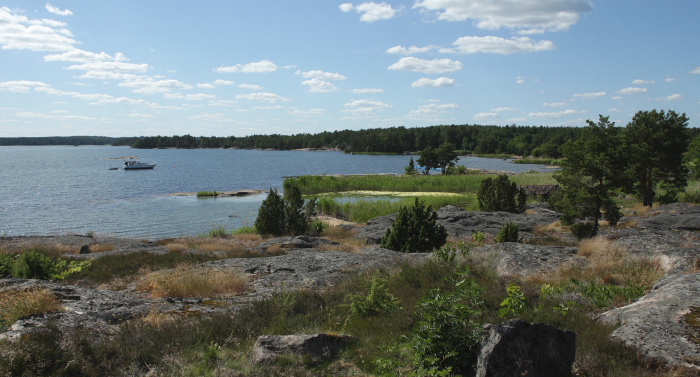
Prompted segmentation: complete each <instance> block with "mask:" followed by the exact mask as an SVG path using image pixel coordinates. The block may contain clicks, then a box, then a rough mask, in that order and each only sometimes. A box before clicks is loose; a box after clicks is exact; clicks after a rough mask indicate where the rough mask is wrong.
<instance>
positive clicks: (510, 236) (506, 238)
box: [495, 221, 520, 243]
mask: <svg viewBox="0 0 700 377" xmlns="http://www.w3.org/2000/svg"><path fill="white" fill-rule="evenodd" d="M519 235H520V229H519V228H518V224H516V223H512V222H510V221H507V222H506V225H503V228H501V230H500V231H499V232H498V234H497V235H496V239H495V241H496V243H501V242H518V240H519Z"/></svg>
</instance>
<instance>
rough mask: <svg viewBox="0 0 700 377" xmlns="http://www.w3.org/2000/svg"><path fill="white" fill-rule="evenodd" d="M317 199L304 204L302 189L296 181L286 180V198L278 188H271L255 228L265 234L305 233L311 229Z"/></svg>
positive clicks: (262, 205)
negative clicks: (279, 192)
mask: <svg viewBox="0 0 700 377" xmlns="http://www.w3.org/2000/svg"><path fill="white" fill-rule="evenodd" d="M315 206H316V200H315V199H314V200H311V201H309V202H308V203H306V204H304V199H303V198H302V196H301V191H300V190H299V187H298V186H297V185H296V184H295V182H294V181H286V182H285V193H284V198H282V196H280V195H279V194H278V193H277V189H270V192H269V194H268V195H267V198H265V200H263V202H262V204H261V205H260V209H258V217H257V218H256V219H255V230H256V231H257V232H258V233H259V234H260V235H263V236H282V235H285V234H288V235H294V236H296V235H300V234H305V233H307V232H308V231H309V230H311V225H312V224H311V217H313V216H314V215H315Z"/></svg>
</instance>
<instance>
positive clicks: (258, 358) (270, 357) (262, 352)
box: [253, 334, 353, 364]
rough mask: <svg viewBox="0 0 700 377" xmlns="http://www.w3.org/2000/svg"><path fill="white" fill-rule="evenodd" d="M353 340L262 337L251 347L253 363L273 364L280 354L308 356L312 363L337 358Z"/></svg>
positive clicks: (327, 336) (319, 336) (316, 336)
mask: <svg viewBox="0 0 700 377" xmlns="http://www.w3.org/2000/svg"><path fill="white" fill-rule="evenodd" d="M352 340H353V338H352V337H351V336H349V335H336V334H313V335H262V336H260V337H258V340H257V341H256V342H255V346H254V347H253V363H255V364H261V363H273V362H275V360H277V358H278V357H279V356H280V355H282V354H295V355H299V356H308V357H310V358H311V361H312V362H314V363H318V362H323V361H327V360H330V359H332V358H335V357H337V356H338V355H339V354H340V352H341V351H342V350H343V349H344V348H345V347H346V346H347V345H348V344H349V343H350V342H352Z"/></svg>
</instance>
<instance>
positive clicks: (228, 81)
mask: <svg viewBox="0 0 700 377" xmlns="http://www.w3.org/2000/svg"><path fill="white" fill-rule="evenodd" d="M234 84H235V82H234V81H230V80H214V85H220V86H223V85H234Z"/></svg>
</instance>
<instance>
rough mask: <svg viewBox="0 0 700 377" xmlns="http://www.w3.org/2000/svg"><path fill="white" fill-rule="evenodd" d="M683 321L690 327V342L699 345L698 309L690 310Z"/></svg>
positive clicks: (699, 312)
mask: <svg viewBox="0 0 700 377" xmlns="http://www.w3.org/2000/svg"><path fill="white" fill-rule="evenodd" d="M683 319H684V320H685V323H686V324H687V325H688V326H689V327H690V329H689V330H690V340H692V341H693V342H695V344H700V308H695V307H693V308H690V313H688V314H686V315H685V316H684V317H683Z"/></svg>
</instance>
